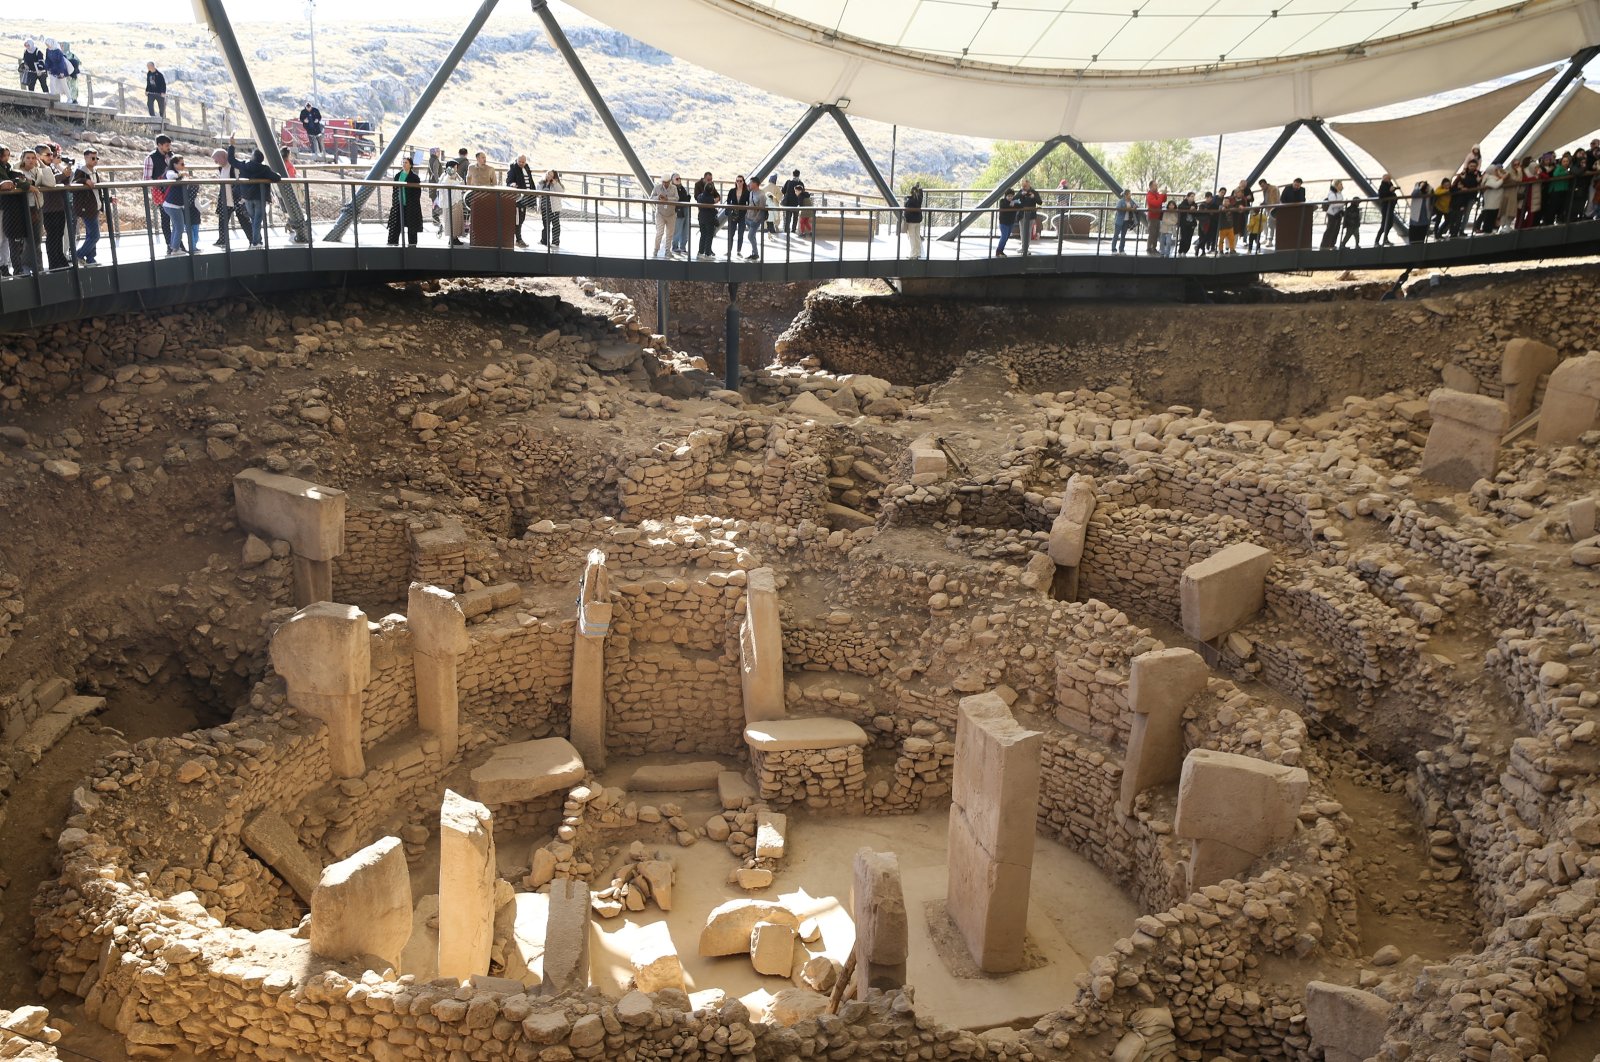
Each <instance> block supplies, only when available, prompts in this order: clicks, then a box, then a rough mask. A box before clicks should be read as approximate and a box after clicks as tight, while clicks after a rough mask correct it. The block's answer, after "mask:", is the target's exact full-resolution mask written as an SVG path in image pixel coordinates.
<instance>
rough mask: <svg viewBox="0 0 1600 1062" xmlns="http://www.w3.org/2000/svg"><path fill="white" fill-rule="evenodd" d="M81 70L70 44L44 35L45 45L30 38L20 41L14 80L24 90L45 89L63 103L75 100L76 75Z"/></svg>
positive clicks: (37, 90)
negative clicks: (20, 56)
mask: <svg viewBox="0 0 1600 1062" xmlns="http://www.w3.org/2000/svg"><path fill="white" fill-rule="evenodd" d="M82 72H83V68H82V66H81V65H80V64H79V63H78V57H77V56H76V55H74V54H73V53H72V45H70V44H64V43H60V42H58V41H57V40H56V39H55V38H54V37H46V38H45V40H44V47H42V48H41V47H39V44H38V42H37V41H35V40H33V39H32V38H29V39H28V40H25V41H23V42H22V58H20V59H18V60H17V81H18V83H19V84H20V86H21V88H22V91H24V92H45V93H48V94H50V95H51V96H54V97H55V98H56V99H58V100H60V101H61V102H63V103H77V102H78V76H79V75H80V74H81V73H82Z"/></svg>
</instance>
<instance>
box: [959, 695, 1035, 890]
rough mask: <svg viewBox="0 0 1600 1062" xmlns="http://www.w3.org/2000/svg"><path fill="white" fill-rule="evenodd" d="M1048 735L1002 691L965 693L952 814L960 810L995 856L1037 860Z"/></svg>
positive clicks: (1009, 860) (1019, 861)
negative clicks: (1029, 724)
mask: <svg viewBox="0 0 1600 1062" xmlns="http://www.w3.org/2000/svg"><path fill="white" fill-rule="evenodd" d="M1043 744H1044V735H1043V734H1041V733H1039V732H1038V731H1036V730H1029V729H1027V728H1026V727H1024V726H1022V725H1021V724H1020V723H1018V722H1017V721H1016V719H1015V718H1014V717H1013V716H1012V714H1011V709H1010V708H1009V707H1008V706H1007V705H1006V702H1005V700H1004V699H1002V698H1001V697H1000V695H999V694H996V693H980V694H975V695H973V696H971V697H963V698H962V699H961V703H960V705H959V708H958V711H957V715H956V741H955V745H956V758H955V769H954V772H953V777H952V781H951V799H952V800H953V801H954V803H953V805H952V807H951V817H952V818H954V817H955V814H956V809H960V811H961V812H962V813H963V814H965V815H966V817H967V820H968V821H969V822H970V823H971V824H972V834H973V836H974V837H975V838H977V840H978V842H979V843H981V844H982V845H983V847H984V849H985V851H987V852H988V853H989V855H990V857H991V858H994V859H997V860H1000V861H1002V862H1007V863H1016V864H1018V865H1021V866H1032V865H1033V845H1034V834H1035V825H1034V824H1035V821H1036V819H1037V817H1038V814H1039V756H1040V752H1041V750H1042V748H1043Z"/></svg>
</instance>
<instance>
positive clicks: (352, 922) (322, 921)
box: [311, 837, 411, 973]
mask: <svg viewBox="0 0 1600 1062" xmlns="http://www.w3.org/2000/svg"><path fill="white" fill-rule="evenodd" d="M410 937H411V873H410V871H409V870H407V869H406V852H405V846H404V845H402V844H401V843H400V838H398V837H385V838H383V839H382V840H380V841H377V842H375V843H373V844H370V845H368V846H367V847H365V848H363V849H361V850H360V851H359V852H357V853H356V854H354V855H352V856H351V857H350V858H348V859H341V860H340V861H339V862H337V863H334V864H332V865H330V866H328V867H327V868H326V869H324V870H323V871H322V875H321V877H320V879H319V881H318V882H317V887H316V889H315V890H314V891H313V892H312V894H311V950H312V951H314V952H316V953H317V954H318V955H324V956H327V957H328V958H330V959H367V958H376V959H379V960H381V961H382V962H384V963H386V964H388V965H389V966H398V965H399V963H400V954H401V952H402V951H403V950H404V949H405V946H406V941H407V940H408V939H410ZM378 972H379V973H382V972H383V971H382V970H379V971H378Z"/></svg>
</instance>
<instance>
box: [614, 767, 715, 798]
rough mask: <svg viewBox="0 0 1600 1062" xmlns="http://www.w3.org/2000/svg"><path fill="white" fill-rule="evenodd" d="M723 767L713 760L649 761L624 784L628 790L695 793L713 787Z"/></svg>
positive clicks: (633, 791)
mask: <svg viewBox="0 0 1600 1062" xmlns="http://www.w3.org/2000/svg"><path fill="white" fill-rule="evenodd" d="M725 770H727V768H725V767H723V766H722V764H720V763H718V762H717V761H716V760H694V761H691V762H689V763H658V764H652V765H650V766H647V767H640V768H639V769H638V770H636V771H634V772H633V776H632V777H630V778H629V779H628V784H627V786H626V787H625V788H626V789H627V790H628V792H630V793H695V792H699V791H700V790H702V789H715V788H717V780H718V779H719V778H721V777H722V773H723V771H725Z"/></svg>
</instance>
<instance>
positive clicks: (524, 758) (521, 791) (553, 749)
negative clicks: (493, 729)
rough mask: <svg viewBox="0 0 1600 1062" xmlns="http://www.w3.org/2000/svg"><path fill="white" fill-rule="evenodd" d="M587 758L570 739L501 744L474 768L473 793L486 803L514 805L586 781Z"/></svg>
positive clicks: (543, 739) (542, 739) (545, 739)
mask: <svg viewBox="0 0 1600 1062" xmlns="http://www.w3.org/2000/svg"><path fill="white" fill-rule="evenodd" d="M583 775H584V766H583V757H581V756H579V755H578V750H577V749H575V748H573V747H572V742H570V741H568V740H567V739H566V738H541V739H539V740H538V741H519V742H517V743H516V744H514V745H501V746H500V747H499V748H497V749H495V750H494V751H493V752H492V753H490V754H489V759H488V760H487V761H486V762H484V763H483V764H481V765H480V766H478V767H476V768H474V769H473V771H472V795H473V796H474V797H475V798H476V799H478V800H480V801H482V802H483V803H485V804H514V803H520V802H522V801H525V800H532V799H533V798H534V797H538V796H543V795H544V794H546V793H554V792H557V791H559V790H563V789H569V788H571V787H572V786H575V785H577V784H578V783H579V782H581V781H583Z"/></svg>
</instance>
